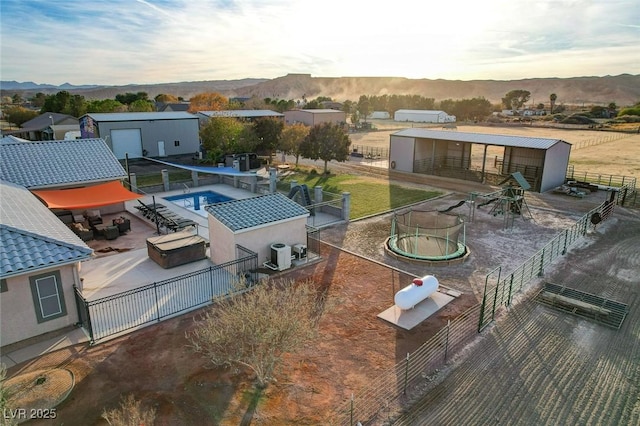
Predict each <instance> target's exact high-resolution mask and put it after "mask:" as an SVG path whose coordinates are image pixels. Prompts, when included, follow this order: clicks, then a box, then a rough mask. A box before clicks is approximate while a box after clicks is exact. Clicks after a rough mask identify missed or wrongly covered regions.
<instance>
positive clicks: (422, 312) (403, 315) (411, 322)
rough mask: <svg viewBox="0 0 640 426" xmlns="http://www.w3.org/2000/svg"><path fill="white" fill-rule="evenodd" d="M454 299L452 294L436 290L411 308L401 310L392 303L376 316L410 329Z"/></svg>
mask: <svg viewBox="0 0 640 426" xmlns="http://www.w3.org/2000/svg"><path fill="white" fill-rule="evenodd" d="M454 299H455V298H454V297H452V296H449V295H447V294H443V293H440V292H437V291H436V292H435V293H433V294H432V295H431V296H429V297H427V298H426V299H425V300H423V301H422V302H420V303H418V304H417V305H416V306H414V307H413V309H409V310H406V311H403V310H402V309H400V308H398V307H397V306H396V305H393V306H392V307H390V308H389V309H387V310H385V311H383V312H381V313H379V314H378V318H381V319H383V320H385V321H388V322H390V323H391V324H393V325H397V326H398V327H401V328H404V329H405V330H411V329H412V328H414V327H415V326H417V325H418V324H420V323H421V322H423V321H424V320H426V319H427V318H429V317H430V316H431V315H433V314H435V313H436V312H437V311H438V310H440V309H441V308H442V307H443V306H445V305H447V304H448V303H449V302H451V301H452V300H454Z"/></svg>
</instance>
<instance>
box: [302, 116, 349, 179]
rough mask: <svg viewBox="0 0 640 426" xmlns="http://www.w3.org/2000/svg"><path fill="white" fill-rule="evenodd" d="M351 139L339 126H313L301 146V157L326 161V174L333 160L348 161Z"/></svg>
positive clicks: (327, 124) (330, 124)
mask: <svg viewBox="0 0 640 426" xmlns="http://www.w3.org/2000/svg"><path fill="white" fill-rule="evenodd" d="M349 146H351V139H349V135H347V134H346V133H345V132H344V128H343V127H342V126H340V125H338V124H333V123H322V124H318V125H316V126H313V127H312V128H311V130H310V131H309V134H308V135H307V137H306V138H305V139H304V141H302V143H301V144H300V155H302V156H303V157H305V158H310V159H312V160H318V159H319V160H323V161H324V173H325V174H327V173H328V170H327V163H328V162H329V161H331V160H337V161H341V162H342V161H346V160H347V159H348V158H349Z"/></svg>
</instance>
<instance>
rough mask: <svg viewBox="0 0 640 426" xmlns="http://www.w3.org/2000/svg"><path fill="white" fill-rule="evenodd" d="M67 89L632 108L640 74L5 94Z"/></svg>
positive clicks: (297, 78) (19, 86) (235, 83)
mask: <svg viewBox="0 0 640 426" xmlns="http://www.w3.org/2000/svg"><path fill="white" fill-rule="evenodd" d="M60 90H67V91H69V92H70V93H73V94H79V95H82V96H84V97H85V98H87V99H113V98H115V96H116V95H117V94H124V93H138V92H146V93H147V94H148V95H149V97H150V98H153V97H155V96H157V95H158V94H161V93H164V94H171V95H175V96H177V97H182V98H184V99H189V98H191V97H192V96H194V95H196V94H199V93H205V92H217V93H220V94H222V95H224V96H227V97H241V98H250V97H258V98H260V99H263V98H267V97H268V98H271V99H285V100H289V99H293V100H298V99H301V98H303V97H305V98H306V99H308V100H311V99H314V98H317V97H318V96H323V97H330V98H331V99H333V100H334V101H338V102H342V101H345V100H352V101H358V99H359V98H360V96H361V95H367V96H371V95H377V96H379V95H385V94H387V95H420V96H424V97H427V98H434V99H435V100H436V101H441V100H444V99H453V100H459V99H471V98H476V97H483V98H485V99H487V100H489V101H490V102H492V103H494V104H497V103H500V101H501V98H503V97H504V95H505V94H506V93H508V92H509V91H511V90H528V91H529V92H530V93H531V98H530V102H531V104H532V105H536V104H538V103H546V102H548V101H549V96H550V95H551V94H552V93H555V94H556V95H557V100H556V103H557V104H558V105H560V104H567V105H603V106H604V105H608V104H610V103H612V102H613V103H615V104H616V105H618V106H619V107H622V106H630V105H634V104H636V103H638V102H639V101H640V74H639V75H631V74H621V75H617V76H603V77H571V78H530V79H523V80H469V81H466V80H465V81H463V80H441V79H439V80H430V79H409V78H403V77H312V76H311V75H310V74H287V75H285V76H283V77H278V78H274V79H261V78H246V79H239V80H212V81H189V82H178V83H161V84H129V85H124V86H103V85H82V86H74V85H72V84H69V83H65V84H63V85H61V86H55V85H50V84H36V83H32V82H26V83H19V82H16V81H1V82H0V91H1V92H2V96H12V95H13V94H16V93H18V94H20V95H21V96H22V97H23V98H29V97H31V96H33V95H35V94H36V93H38V92H42V93H45V94H52V93H56V92H58V91H60Z"/></svg>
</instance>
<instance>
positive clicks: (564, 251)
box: [562, 228, 569, 256]
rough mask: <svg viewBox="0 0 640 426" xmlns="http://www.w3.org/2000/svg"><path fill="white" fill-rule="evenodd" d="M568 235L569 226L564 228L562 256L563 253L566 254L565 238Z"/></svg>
mask: <svg viewBox="0 0 640 426" xmlns="http://www.w3.org/2000/svg"><path fill="white" fill-rule="evenodd" d="M568 235H569V228H567V229H565V230H564V247H563V249H562V255H563V256H564V255H565V254H567V238H568Z"/></svg>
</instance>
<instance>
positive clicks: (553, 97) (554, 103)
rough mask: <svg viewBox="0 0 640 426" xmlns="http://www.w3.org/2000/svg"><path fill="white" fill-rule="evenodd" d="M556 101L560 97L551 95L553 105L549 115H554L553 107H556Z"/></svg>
mask: <svg viewBox="0 0 640 426" xmlns="http://www.w3.org/2000/svg"><path fill="white" fill-rule="evenodd" d="M556 99H558V95H556V94H555V93H552V94H550V95H549V104H550V105H551V111H549V114H553V107H554V106H556Z"/></svg>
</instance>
